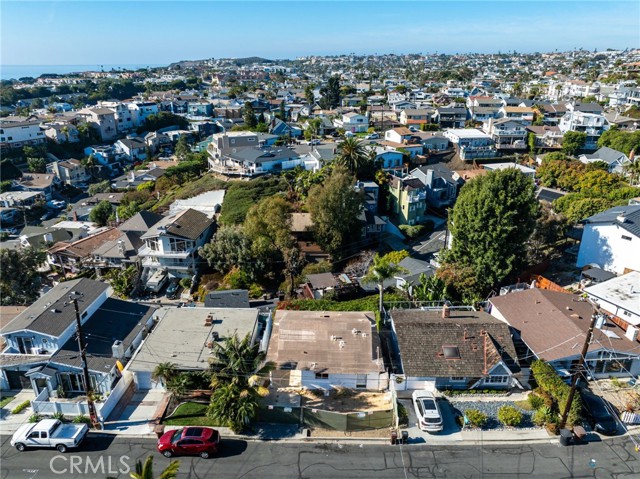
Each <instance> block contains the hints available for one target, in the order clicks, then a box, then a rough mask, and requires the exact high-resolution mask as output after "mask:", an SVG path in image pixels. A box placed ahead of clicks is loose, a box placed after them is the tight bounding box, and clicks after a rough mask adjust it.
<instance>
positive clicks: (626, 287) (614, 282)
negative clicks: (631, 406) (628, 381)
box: [584, 271, 640, 376]
mask: <svg viewBox="0 0 640 479" xmlns="http://www.w3.org/2000/svg"><path fill="white" fill-rule="evenodd" d="M639 285H640V272H639V271H631V272H629V273H626V274H624V275H622V276H618V277H616V278H611V279H609V280H607V281H603V282H601V283H598V284H594V285H593V286H589V287H587V288H585V289H584V292H585V293H586V294H587V295H588V296H589V298H590V299H591V300H592V301H593V302H595V303H596V304H597V305H598V306H599V307H600V308H601V310H603V311H604V312H605V313H606V314H607V315H608V316H607V321H611V322H613V323H615V324H616V325H617V326H619V327H620V328H622V330H623V331H624V336H625V338H627V339H629V340H630V341H632V342H640V337H639V335H638V330H639V329H640V287H639ZM612 339H617V338H612ZM637 348H638V346H637V344H636V345H635V347H634V348H633V351H634V353H635V354H636V355H637V354H638V349H637ZM627 369H628V370H629V369H630V368H627ZM638 370H639V369H638V367H637V365H636V368H635V373H633V374H632V376H637V375H638ZM620 372H622V371H620Z"/></svg>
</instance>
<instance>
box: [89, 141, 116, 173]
mask: <svg viewBox="0 0 640 479" xmlns="http://www.w3.org/2000/svg"><path fill="white" fill-rule="evenodd" d="M84 154H85V155H86V156H92V157H93V158H94V159H95V160H96V162H97V163H98V164H99V165H100V166H101V167H102V171H108V172H109V175H110V176H113V175H117V174H119V173H121V172H122V163H121V162H120V159H119V155H118V153H117V151H116V149H115V147H114V146H113V145H94V146H87V147H86V148H85V149H84Z"/></svg>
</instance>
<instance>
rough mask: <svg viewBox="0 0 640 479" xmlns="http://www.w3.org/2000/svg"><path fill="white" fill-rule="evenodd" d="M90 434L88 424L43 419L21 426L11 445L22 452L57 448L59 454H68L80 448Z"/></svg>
mask: <svg viewBox="0 0 640 479" xmlns="http://www.w3.org/2000/svg"><path fill="white" fill-rule="evenodd" d="M88 432H89V427H88V426H87V425H86V424H62V422H60V421H59V420H58V419H43V420H42V421H40V422H37V423H29V424H23V425H22V426H20V427H19V428H18V430H17V431H16V432H14V433H13V436H12V437H11V445H12V446H13V447H15V448H16V449H17V450H18V451H20V452H22V451H24V450H26V449H27V448H28V447H55V448H56V449H57V450H58V452H67V450H68V449H70V448H74V447H78V446H79V445H80V444H81V443H82V441H84V438H85V437H87V433H88Z"/></svg>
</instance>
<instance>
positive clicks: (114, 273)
mask: <svg viewBox="0 0 640 479" xmlns="http://www.w3.org/2000/svg"><path fill="white" fill-rule="evenodd" d="M136 273H137V269H136V267H135V266H134V265H131V266H128V267H127V268H124V269H121V268H114V269H112V270H111V271H109V272H108V273H107V275H106V277H107V279H108V280H109V282H110V283H111V287H112V288H113V292H114V293H115V294H116V296H118V297H120V298H128V297H129V295H130V294H131V291H133V288H134V286H135V279H136Z"/></svg>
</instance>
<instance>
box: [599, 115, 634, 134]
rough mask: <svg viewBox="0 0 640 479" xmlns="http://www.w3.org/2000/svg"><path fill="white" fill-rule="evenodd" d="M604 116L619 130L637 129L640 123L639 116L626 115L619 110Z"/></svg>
mask: <svg viewBox="0 0 640 479" xmlns="http://www.w3.org/2000/svg"><path fill="white" fill-rule="evenodd" d="M604 116H605V118H606V119H607V121H608V122H609V124H610V125H611V126H612V127H614V126H615V127H616V128H618V129H619V130H626V131H636V130H637V129H638V125H640V120H638V118H631V117H628V116H624V115H621V114H620V113H618V112H617V111H615V112H610V113H605V114H604Z"/></svg>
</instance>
